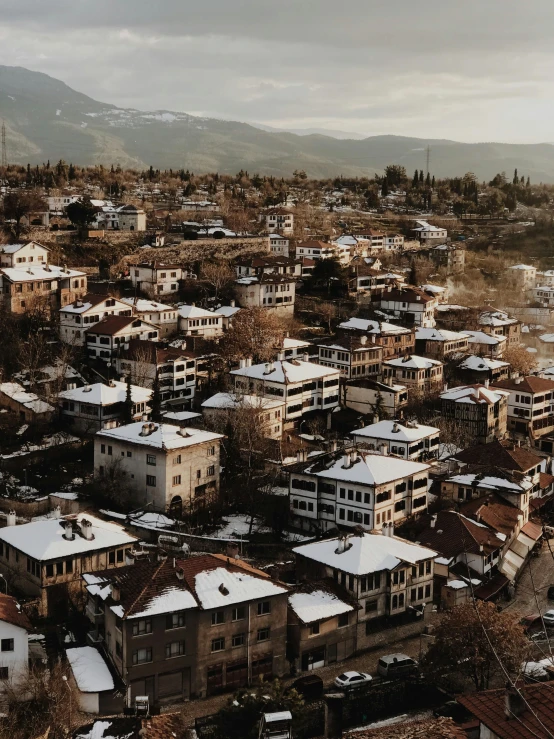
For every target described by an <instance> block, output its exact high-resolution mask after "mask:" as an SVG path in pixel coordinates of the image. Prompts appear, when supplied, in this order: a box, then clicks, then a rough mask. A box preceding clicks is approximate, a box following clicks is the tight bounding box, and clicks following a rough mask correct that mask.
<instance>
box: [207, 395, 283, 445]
mask: <svg viewBox="0 0 554 739" xmlns="http://www.w3.org/2000/svg"><path fill="white" fill-rule="evenodd" d="M244 411H246V412H248V413H252V414H253V415H255V416H256V417H257V419H258V425H259V427H260V429H261V430H262V432H263V434H264V436H265V437H266V438H268V439H281V436H282V434H283V418H284V417H285V401H284V400H278V399H277V398H275V399H272V398H263V397H259V396H257V395H240V394H236V393H216V394H215V395H212V396H211V397H210V398H208V399H207V400H205V401H204V402H203V403H202V415H203V416H204V418H205V419H207V420H216V421H218V420H219V421H223V422H225V421H226V420H229V421H232V419H233V415H234V414H236V413H237V412H239V413H240V412H244Z"/></svg>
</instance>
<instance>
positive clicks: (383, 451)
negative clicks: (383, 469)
mask: <svg viewBox="0 0 554 739" xmlns="http://www.w3.org/2000/svg"><path fill="white" fill-rule="evenodd" d="M388 453H389V448H388V446H387V445H386V444H380V445H379V454H380V455H381V456H382V457H386V456H388Z"/></svg>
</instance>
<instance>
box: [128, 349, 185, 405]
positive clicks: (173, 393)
mask: <svg viewBox="0 0 554 739" xmlns="http://www.w3.org/2000/svg"><path fill="white" fill-rule="evenodd" d="M114 365H115V368H116V371H117V373H118V374H119V375H120V376H121V377H127V376H129V375H130V377H131V381H132V382H134V383H136V384H137V385H141V386H142V387H145V388H151V387H152V386H153V384H154V380H155V378H156V374H157V375H158V384H159V388H160V398H161V404H162V406H163V407H165V406H171V405H172V402H171V401H174V400H177V399H185V398H186V399H187V400H188V401H190V402H192V400H193V398H194V396H195V389H196V359H195V356H194V355H193V354H192V353H191V352H187V351H186V350H183V349H173V348H172V347H165V346H162V345H160V344H158V343H157V342H155V341H147V340H141V339H131V341H130V342H129V344H128V345H127V346H126V347H125V349H123V350H122V351H121V352H119V354H118V355H117V356H116V357H115V358H114Z"/></svg>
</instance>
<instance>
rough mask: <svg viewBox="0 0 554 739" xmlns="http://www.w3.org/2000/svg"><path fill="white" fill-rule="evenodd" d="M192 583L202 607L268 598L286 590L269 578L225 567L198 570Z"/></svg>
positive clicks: (219, 606) (207, 607)
mask: <svg viewBox="0 0 554 739" xmlns="http://www.w3.org/2000/svg"><path fill="white" fill-rule="evenodd" d="M194 583H195V587H194V589H195V591H196V597H197V598H198V601H199V603H200V605H201V607H202V608H204V609H209V608H222V607H225V606H229V605H232V604H233V603H241V602H243V601H246V600H253V599H254V598H268V597H270V596H272V595H280V594H281V593H286V592H287V591H286V589H285V588H282V587H280V586H278V585H275V584H274V583H273V582H272V581H271V580H269V579H268V580H265V579H262V578H260V577H255V576H254V575H249V574H248V573H246V572H233V571H231V570H228V569H227V568H226V567H218V568H216V569H213V570H204V571H203V572H199V573H198V574H197V575H196V576H195V578H194ZM222 585H223V587H221V586H222ZM222 591H223V592H222ZM225 591H227V592H225Z"/></svg>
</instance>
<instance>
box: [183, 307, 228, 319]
mask: <svg viewBox="0 0 554 739" xmlns="http://www.w3.org/2000/svg"><path fill="white" fill-rule="evenodd" d="M221 315H222V314H221V313H218V312H217V311H211V310H204V308H199V307H198V306H197V305H180V306H179V316H180V317H181V318H214V316H215V317H221Z"/></svg>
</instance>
